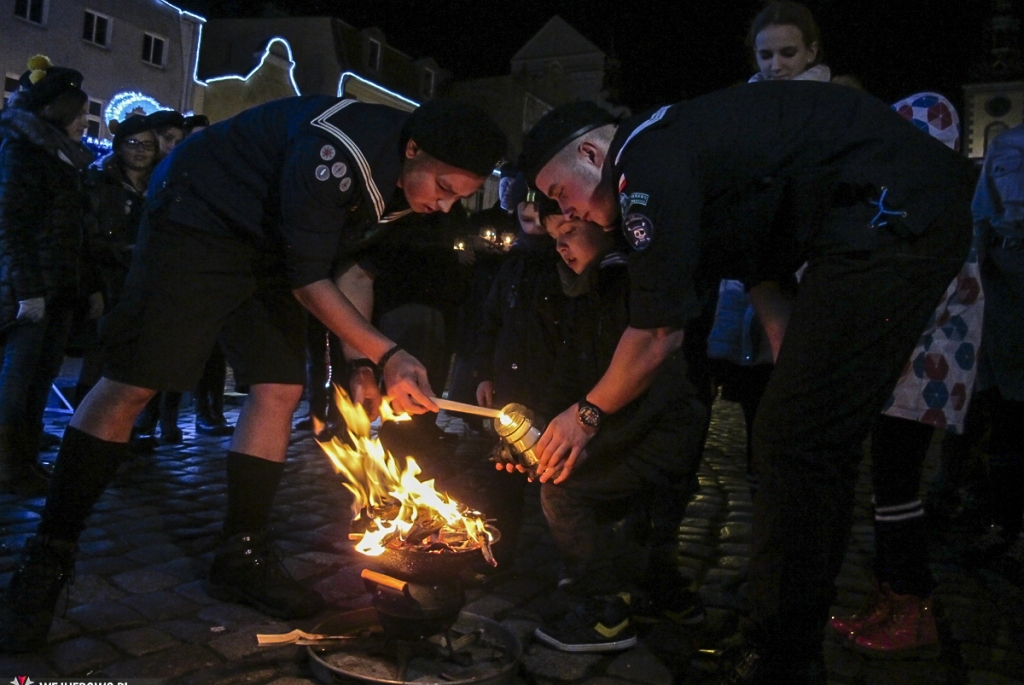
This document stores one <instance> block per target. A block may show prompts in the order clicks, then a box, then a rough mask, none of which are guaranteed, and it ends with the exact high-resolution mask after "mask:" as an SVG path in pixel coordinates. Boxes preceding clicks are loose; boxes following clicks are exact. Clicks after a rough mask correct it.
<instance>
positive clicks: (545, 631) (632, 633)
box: [534, 592, 636, 652]
mask: <svg viewBox="0 0 1024 685" xmlns="http://www.w3.org/2000/svg"><path fill="white" fill-rule="evenodd" d="M534 635H535V636H536V638H537V639H538V640H540V641H541V642H544V643H545V644H547V645H549V646H551V647H554V648H555V649H557V650H559V651H562V652H615V651H619V650H622V649H629V648H630V647H633V646H635V645H636V630H635V629H634V628H633V621H632V616H631V611H630V596H629V594H628V593H625V592H623V593H619V594H617V595H611V596H608V597H592V598H589V599H587V600H586V601H584V602H583V603H582V604H579V605H577V606H576V607H575V608H573V610H572V611H570V612H569V613H568V614H566V615H565V616H563V617H561V618H559V619H558V620H556V621H553V622H550V623H546V624H545V625H543V626H541V627H539V628H537V629H536V630H535V631H534Z"/></svg>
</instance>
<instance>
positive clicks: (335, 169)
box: [331, 162, 348, 178]
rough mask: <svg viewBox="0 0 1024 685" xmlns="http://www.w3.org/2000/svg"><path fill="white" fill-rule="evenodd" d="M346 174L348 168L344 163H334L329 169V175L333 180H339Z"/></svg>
mask: <svg viewBox="0 0 1024 685" xmlns="http://www.w3.org/2000/svg"><path fill="white" fill-rule="evenodd" d="M347 172H348V166H346V165H345V163H344V162H335V163H334V165H333V166H332V167H331V175H332V176H334V178H341V177H342V176H344V175H345V174H346V173H347Z"/></svg>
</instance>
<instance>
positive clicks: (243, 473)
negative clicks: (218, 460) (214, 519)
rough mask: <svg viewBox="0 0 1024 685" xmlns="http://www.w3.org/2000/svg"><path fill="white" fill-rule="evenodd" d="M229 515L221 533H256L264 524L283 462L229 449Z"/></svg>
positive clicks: (264, 526) (229, 535)
mask: <svg viewBox="0 0 1024 685" xmlns="http://www.w3.org/2000/svg"><path fill="white" fill-rule="evenodd" d="M227 471H228V515H227V518H226V519H224V535H225V537H231V536H232V535H237V534H238V533H256V532H259V531H262V530H263V529H264V528H266V527H267V521H268V520H269V519H270V507H271V505H273V503H274V495H275V494H276V493H277V486H278V484H279V483H280V482H281V476H282V475H283V474H284V464H283V463H277V462H273V461H267V460H266V459H260V458H259V457H253V456H251V455H248V454H242V453H241V452H228V464H227Z"/></svg>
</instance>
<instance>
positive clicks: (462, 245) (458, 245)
mask: <svg viewBox="0 0 1024 685" xmlns="http://www.w3.org/2000/svg"><path fill="white" fill-rule="evenodd" d="M455 249H456V250H465V249H466V241H465V240H456V241H455Z"/></svg>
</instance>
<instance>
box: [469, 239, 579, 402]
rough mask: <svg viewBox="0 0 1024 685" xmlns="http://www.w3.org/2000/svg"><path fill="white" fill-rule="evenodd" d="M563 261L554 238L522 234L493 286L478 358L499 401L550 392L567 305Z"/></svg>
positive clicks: (483, 377)
mask: <svg viewBox="0 0 1024 685" xmlns="http://www.w3.org/2000/svg"><path fill="white" fill-rule="evenodd" d="M559 261H560V258H559V257H558V253H557V252H555V244H554V241H553V240H551V238H549V237H548V236H546V235H545V236H531V235H526V234H520V236H519V238H517V240H516V243H515V245H513V247H512V249H511V250H510V251H509V253H508V256H507V257H506V259H505V262H504V264H502V265H501V269H500V270H499V271H498V275H497V277H495V279H494V283H493V284H492V286H491V292H490V294H489V295H488V296H487V301H486V302H485V303H484V309H483V315H482V324H481V326H480V336H479V338H478V342H477V351H476V354H475V355H474V357H475V359H476V373H477V377H478V378H480V379H481V380H492V381H494V395H495V403H496V404H497V405H498V406H502V405H504V404H507V403H508V402H519V403H521V404H525V405H526V406H531V405H535V404H536V401H537V399H539V398H540V397H542V396H543V394H544V393H545V392H547V388H548V386H549V384H550V382H551V376H552V372H553V370H554V362H555V357H556V355H557V354H558V348H559V347H560V345H561V330H560V325H561V320H562V315H563V310H564V308H565V295H564V294H563V293H562V286H561V282H560V281H559V278H558V268H557V266H556V265H557V264H558V262H559Z"/></svg>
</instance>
